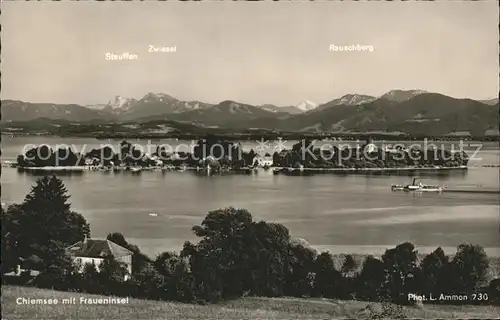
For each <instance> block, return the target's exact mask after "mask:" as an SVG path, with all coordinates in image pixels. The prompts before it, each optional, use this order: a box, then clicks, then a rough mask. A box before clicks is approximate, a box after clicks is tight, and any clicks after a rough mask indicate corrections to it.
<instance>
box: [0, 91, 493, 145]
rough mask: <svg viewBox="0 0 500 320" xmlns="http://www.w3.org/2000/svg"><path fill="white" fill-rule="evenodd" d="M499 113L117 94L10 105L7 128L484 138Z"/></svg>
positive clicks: (453, 105)
mask: <svg viewBox="0 0 500 320" xmlns="http://www.w3.org/2000/svg"><path fill="white" fill-rule="evenodd" d="M498 111H499V106H498V98H495V99H490V100H481V101H476V100H471V99H456V98H452V97H449V96H445V95H442V94H439V93H432V92H426V91H423V90H392V91H389V92H387V93H385V94H383V95H381V96H379V97H374V96H369V95H363V94H347V95H344V96H342V97H340V98H336V99H333V100H331V101H328V102H326V103H323V104H319V105H318V104H316V103H314V102H311V101H309V100H304V101H302V102H300V103H298V104H297V105H295V106H276V105H272V104H264V105H258V106H255V105H250V104H245V103H242V102H237V101H231V100H226V101H223V102H221V103H218V104H210V103H204V102H200V101H183V100H179V99H176V98H174V97H172V96H170V95H168V94H164V93H148V94H146V95H145V96H144V97H142V98H141V99H139V100H136V99H130V98H125V97H122V96H116V97H115V98H114V99H113V100H110V101H109V102H108V103H107V104H99V105H88V106H81V105H77V104H51V103H31V102H23V101H15V100H3V101H2V122H3V123H4V124H5V123H6V122H7V123H8V122H12V121H14V122H16V123H17V122H23V121H32V120H34V119H37V118H46V119H55V120H65V121H71V122H80V123H82V122H92V121H99V122H103V121H104V122H109V123H122V122H123V123H124V122H135V123H146V122H149V121H153V120H155V121H176V122H183V123H191V124H195V125H199V126H211V127H220V128H232V129H248V128H264V129H276V130H282V131H327V132H354V131H355V132H367V131H383V132H403V133H409V134H417V133H418V134H422V133H424V134H430V135H431V134H432V135H444V134H449V133H452V132H458V131H468V132H470V133H471V134H474V135H483V134H484V133H485V132H486V131H488V130H498V123H499V115H498ZM4 127H5V125H4Z"/></svg>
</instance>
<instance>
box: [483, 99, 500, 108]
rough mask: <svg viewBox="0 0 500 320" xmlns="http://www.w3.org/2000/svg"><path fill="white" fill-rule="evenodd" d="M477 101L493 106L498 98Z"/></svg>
mask: <svg viewBox="0 0 500 320" xmlns="http://www.w3.org/2000/svg"><path fill="white" fill-rule="evenodd" d="M479 102H481V103H484V104H489V105H490V106H493V105H495V104H497V103H498V98H493V99H488V100H479Z"/></svg>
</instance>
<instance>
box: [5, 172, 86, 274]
mask: <svg viewBox="0 0 500 320" xmlns="http://www.w3.org/2000/svg"><path fill="white" fill-rule="evenodd" d="M69 198H70V196H69V195H68V193H67V189H66V187H65V186H64V184H63V182H62V181H61V180H60V179H58V178H56V177H55V176H52V177H44V178H41V179H39V180H37V181H36V184H35V185H34V186H33V187H32V189H31V192H30V193H29V194H28V195H27V196H26V198H25V200H24V202H23V203H22V204H21V205H19V206H10V207H9V210H8V215H9V216H10V217H11V219H12V221H13V223H11V225H10V230H9V232H11V234H12V237H11V239H10V240H11V243H13V244H14V247H15V251H16V253H17V255H18V257H20V258H21V259H28V258H30V257H31V260H32V261H36V260H37V259H36V258H34V257H37V258H38V259H40V260H41V261H42V262H41V263H40V265H39V267H40V268H41V269H46V268H48V267H49V266H50V265H51V261H53V259H54V254H53V252H54V250H53V244H54V241H55V242H57V243H59V244H60V245H61V246H70V245H72V244H74V243H76V242H77V241H80V240H83V239H84V237H85V236H90V227H89V225H88V223H87V222H86V220H85V218H84V217H83V216H82V215H80V214H78V213H76V212H73V211H71V204H70V203H69V202H68V200H69Z"/></svg>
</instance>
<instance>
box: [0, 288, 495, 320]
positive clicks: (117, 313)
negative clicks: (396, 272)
mask: <svg viewBox="0 0 500 320" xmlns="http://www.w3.org/2000/svg"><path fill="white" fill-rule="evenodd" d="M71 297H76V303H75V304H66V305H63V304H62V302H61V301H62V299H65V298H71ZM80 297H85V298H109V297H104V296H97V295H89V294H79V293H68V292H60V291H52V290H42V289H36V288H28V287H16V286H2V300H1V301H2V304H1V305H2V319H7V320H12V319H29V320H31V319H82V320H85V319H92V320H94V319H103V320H104V319H106V320H107V319H120V320H129V319H172V320H174V319H176V320H177V319H178V320H184V319H200V320H201V319H203V320H209V319H238V320H239V319H301V320H305V319H370V318H371V317H372V316H371V315H373V314H374V313H380V312H382V306H381V304H378V303H367V302H360V301H338V300H328V299H297V298H242V299H238V300H234V301H228V302H224V303H221V304H216V305H191V304H182V303H172V302H159V301H148V300H139V299H130V300H129V303H127V304H121V305H109V304H108V305H85V304H80V303H79V299H80ZM17 298H30V299H58V301H59V304H57V305H26V304H17V303H16V300H17ZM367 306H368V308H367ZM388 306H389V307H390V309H391V310H392V311H391V313H389V314H388V315H387V316H386V318H392V319H395V318H402V317H405V318H409V319H411V318H420V319H422V318H424V319H436V318H440V319H481V318H482V319H496V318H498V319H500V307H490V306H434V305H424V306H422V307H402V308H398V307H396V306H395V305H388ZM368 309H372V310H373V311H370V310H368Z"/></svg>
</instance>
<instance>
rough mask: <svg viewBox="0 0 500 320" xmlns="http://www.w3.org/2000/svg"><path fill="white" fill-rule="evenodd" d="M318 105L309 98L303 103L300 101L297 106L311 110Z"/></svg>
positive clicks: (304, 109) (303, 109)
mask: <svg viewBox="0 0 500 320" xmlns="http://www.w3.org/2000/svg"><path fill="white" fill-rule="evenodd" d="M317 106H318V105H317V104H316V103H314V102H312V101H309V100H304V101H302V102H301V103H299V104H298V105H296V107H297V108H298V109H300V110H302V111H304V112H305V111H310V110H312V109H314V108H316V107H317Z"/></svg>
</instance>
